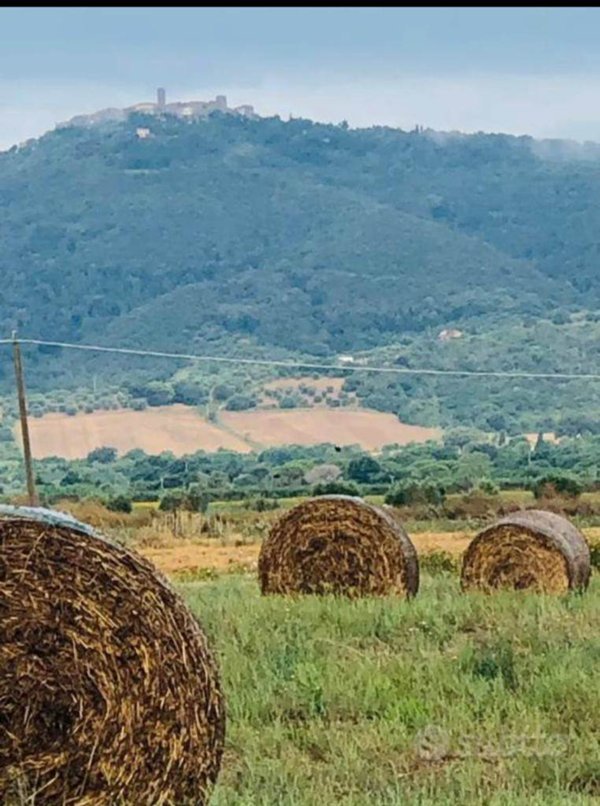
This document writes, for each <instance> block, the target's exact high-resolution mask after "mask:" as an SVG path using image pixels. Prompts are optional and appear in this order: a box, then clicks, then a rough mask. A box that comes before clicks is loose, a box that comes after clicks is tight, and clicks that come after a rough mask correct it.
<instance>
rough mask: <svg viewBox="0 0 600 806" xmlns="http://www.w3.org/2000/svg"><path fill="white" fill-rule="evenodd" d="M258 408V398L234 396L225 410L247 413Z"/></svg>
mask: <svg viewBox="0 0 600 806" xmlns="http://www.w3.org/2000/svg"><path fill="white" fill-rule="evenodd" d="M255 407H256V398H255V397H252V396H251V395H232V396H231V397H230V398H229V400H228V401H227V403H226V404H225V408H226V409H227V410H228V411H245V410H246V409H253V408H255Z"/></svg>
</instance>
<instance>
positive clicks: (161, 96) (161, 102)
mask: <svg viewBox="0 0 600 806" xmlns="http://www.w3.org/2000/svg"><path fill="white" fill-rule="evenodd" d="M156 105H157V106H158V108H159V109H164V108H165V106H166V105H167V92H166V90H165V89H164V87H159V88H158V89H157V90H156Z"/></svg>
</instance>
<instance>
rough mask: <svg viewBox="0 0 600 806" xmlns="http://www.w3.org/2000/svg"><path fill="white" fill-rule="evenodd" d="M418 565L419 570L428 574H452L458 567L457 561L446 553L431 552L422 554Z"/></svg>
mask: <svg viewBox="0 0 600 806" xmlns="http://www.w3.org/2000/svg"><path fill="white" fill-rule="evenodd" d="M419 565H420V567H421V570H423V571H428V572H429V573H430V574H446V573H452V574H453V573H456V572H457V571H458V569H459V567H460V563H459V561H458V559H457V558H456V557H453V556H452V554H450V552H448V551H431V552H429V553H427V554H422V555H421V557H420V558H419Z"/></svg>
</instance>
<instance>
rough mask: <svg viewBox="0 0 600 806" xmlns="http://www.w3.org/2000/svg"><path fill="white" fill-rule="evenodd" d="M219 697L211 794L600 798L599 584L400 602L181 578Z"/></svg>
mask: <svg viewBox="0 0 600 806" xmlns="http://www.w3.org/2000/svg"><path fill="white" fill-rule="evenodd" d="M179 590H180V591H181V593H182V594H183V595H184V597H185V598H186V600H187V601H188V603H189V604H190V606H191V608H192V609H193V611H194V613H195V614H196V615H197V616H198V617H199V618H200V620H201V621H202V624H203V625H204V627H205V628H206V630H207V632H208V634H209V636H210V638H211V640H212V643H213V646H214V647H215V649H216V651H217V653H218V657H219V661H220V666H221V671H222V678H223V684H224V687H225V693H226V698H227V713H228V728H227V742H226V751H225V756H224V760H223V766H222V770H221V775H220V778H219V783H218V785H217V789H216V792H215V795H214V798H213V801H212V803H213V804H214V806H226V805H227V806H230V805H231V806H233V805H234V804H235V806H274V804H277V806H313V804H316V803H319V804H322V805H323V806H330V804H331V806H333V805H334V804H343V806H363V804H378V806H384V804H386V805H387V804H389V806H392V804H393V805H394V806H400V804H407V803H410V804H432V805H433V804H442V803H443V804H481V803H486V804H511V805H512V804H521V803H531V804H540V805H541V804H544V806H546V805H547V804H591V803H594V802H597V799H598V797H600V734H599V716H598V715H599V714H600V687H599V686H598V664H599V663H600V636H599V632H600V631H599V627H600V623H599V613H600V584H599V579H598V575H597V573H596V574H595V576H594V578H593V579H592V583H591V586H590V589H589V591H588V592H587V594H585V595H582V596H581V595H571V596H568V597H549V596H542V595H533V594H525V593H502V594H498V595H496V596H485V595H483V594H469V595H463V594H461V593H460V592H459V587H458V577H457V575H456V574H453V573H448V572H441V573H434V574H431V573H427V572H426V573H424V574H422V583H421V591H420V593H419V594H418V596H417V597H416V598H415V599H414V600H413V601H411V602H405V601H399V600H394V599H389V598H387V599H379V600H377V599H370V600H369V599H365V600H358V601H346V600H343V599H333V598H319V597H305V598H301V599H297V600H294V599H287V598H281V597H269V598H264V597H261V596H260V595H259V592H258V586H257V584H256V581H255V579H254V578H253V576H243V575H239V574H233V575H226V576H221V577H219V578H217V579H215V580H211V581H207V582H193V583H188V584H181V585H179Z"/></svg>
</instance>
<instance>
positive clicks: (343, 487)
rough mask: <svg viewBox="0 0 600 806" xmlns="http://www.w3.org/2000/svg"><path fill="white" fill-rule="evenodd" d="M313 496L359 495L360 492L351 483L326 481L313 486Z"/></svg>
mask: <svg viewBox="0 0 600 806" xmlns="http://www.w3.org/2000/svg"><path fill="white" fill-rule="evenodd" d="M312 494H313V495H355V496H357V495H360V490H359V489H358V487H357V486H356V484H353V483H352V482H351V481H327V482H322V483H321V484H315V486H314V487H313V489H312Z"/></svg>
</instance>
